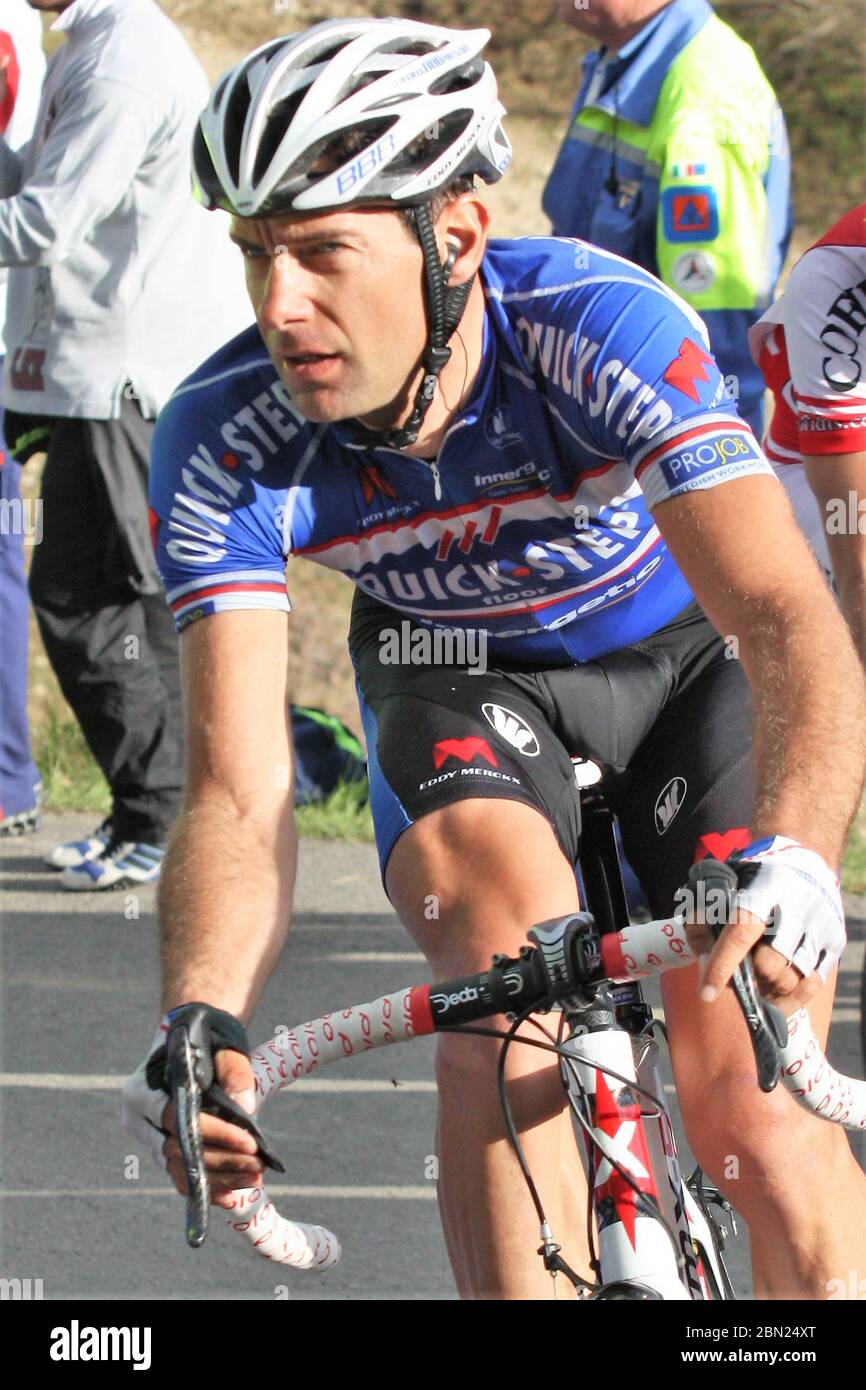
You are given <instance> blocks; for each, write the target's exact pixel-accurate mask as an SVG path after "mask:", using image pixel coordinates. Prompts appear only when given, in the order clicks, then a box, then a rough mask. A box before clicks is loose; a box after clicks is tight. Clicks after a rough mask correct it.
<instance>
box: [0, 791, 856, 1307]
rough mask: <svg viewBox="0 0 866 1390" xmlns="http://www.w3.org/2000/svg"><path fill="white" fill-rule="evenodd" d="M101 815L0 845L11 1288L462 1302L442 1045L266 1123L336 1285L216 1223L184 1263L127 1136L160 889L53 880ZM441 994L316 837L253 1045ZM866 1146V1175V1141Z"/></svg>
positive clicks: (362, 1064)
mask: <svg viewBox="0 0 866 1390" xmlns="http://www.w3.org/2000/svg"><path fill="white" fill-rule="evenodd" d="M91 821H92V818H91V817H87V816H80V815H64V816H51V817H46V818H45V819H44V822H43V828H42V829H41V830H40V831H39V833H38V834H37V835H34V836H29V837H27V838H26V839H19V840H0V888H2V894H3V896H2V961H3V975H2V1005H3V1009H2V1020H3V1027H2V1053H0V1088H2V1090H0V1095H2V1119H3V1127H2V1135H3V1137H2V1146H0V1231H2V1235H0V1276H3V1277H6V1278H15V1277H17V1278H21V1279H26V1278H30V1279H31V1280H35V1279H41V1280H42V1291H43V1295H44V1297H45V1298H46V1299H52V1298H62V1299H116V1298H124V1299H211V1298H226V1299H273V1298H275V1297H277V1298H282V1297H289V1298H290V1299H292V1300H305V1299H318V1300H321V1299H325V1300H328V1299H331V1300H359V1299H384V1300H422V1299H452V1298H454V1297H455V1294H454V1289H453V1284H452V1281H451V1276H450V1272H449V1268H448V1262H447V1259H446V1255H445V1249H444V1245H443V1241H442V1236H441V1234H440V1231H439V1223H438V1218H437V1209H436V1201H435V1192H434V1186H433V1182H432V1181H431V1180H430V1176H429V1175H430V1171H431V1167H432V1165H431V1162H430V1159H431V1155H432V1154H433V1150H434V1121H435V1114H434V1111H435V1093H434V1085H433V1080H432V1077H433V1047H434V1044H433V1043H432V1042H431V1041H430V1040H429V1039H419V1040H417V1041H416V1042H414V1043H413V1044H412V1045H411V1046H409V1045H405V1046H402V1047H399V1048H396V1049H389V1050H388V1051H387V1052H381V1051H379V1052H374V1053H371V1054H369V1055H368V1056H365V1057H360V1058H357V1059H353V1060H352V1062H351V1064H350V1065H349V1064H346V1065H345V1066H344V1067H343V1069H342V1070H341V1069H340V1068H339V1067H336V1068H331V1069H330V1071H329V1073H325V1074H324V1075H323V1076H322V1077H321V1078H317V1079H315V1080H311V1081H307V1082H304V1083H300V1084H299V1085H296V1086H294V1087H292V1088H291V1090H290V1091H288V1092H287V1093H285V1094H284V1095H282V1096H280V1097H278V1098H277V1099H276V1100H275V1101H274V1102H273V1103H272V1104H271V1105H270V1106H269V1107H268V1110H267V1111H266V1112H265V1115H266V1122H265V1125H266V1129H267V1132H268V1134H269V1136H270V1138H271V1140H272V1141H273V1143H274V1145H275V1147H276V1150H277V1152H278V1153H279V1154H280V1156H281V1157H282V1158H283V1160H284V1161H286V1164H287V1170H288V1171H287V1175H286V1177H285V1178H282V1179H280V1181H279V1182H278V1183H274V1184H273V1185H272V1191H273V1193H274V1195H275V1196H278V1197H279V1198H280V1200H279V1201H278V1205H279V1206H281V1207H282V1209H283V1210H285V1211H287V1212H288V1213H290V1214H292V1215H295V1216H297V1217H298V1218H299V1219H302V1220H308V1221H320V1222H322V1223H324V1224H325V1225H328V1226H331V1227H332V1228H333V1229H335V1230H336V1231H337V1232H338V1234H339V1235H340V1238H341V1240H342V1243H343V1261H342V1263H341V1264H340V1265H339V1266H338V1267H337V1268H336V1269H334V1270H332V1271H330V1272H329V1273H328V1274H327V1275H324V1276H317V1275H304V1274H300V1273H296V1272H292V1271H287V1272H285V1273H284V1272H283V1271H282V1270H280V1269H278V1268H277V1267H275V1266H273V1265H270V1264H267V1263H265V1262H264V1261H259V1260H257V1259H256V1258H255V1257H254V1256H253V1255H252V1254H250V1253H249V1252H248V1251H247V1249H246V1248H243V1247H241V1245H240V1243H239V1241H238V1238H237V1237H236V1236H234V1235H233V1234H232V1233H231V1232H229V1231H228V1230H227V1229H226V1228H225V1227H224V1226H223V1223H222V1220H221V1218H220V1216H219V1214H217V1213H215V1214H214V1219H213V1223H212V1230H211V1234H210V1236H209V1238H208V1241H207V1244H206V1245H205V1247H204V1249H202V1250H200V1251H192V1250H189V1249H188V1248H187V1247H186V1245H185V1243H184V1241H183V1236H182V1229H183V1228H182V1218H183V1205H182V1203H181V1201H180V1199H179V1198H178V1197H176V1196H175V1195H174V1194H173V1193H172V1192H171V1190H170V1189H169V1188H168V1186H167V1184H166V1182H165V1180H164V1179H163V1178H162V1176H161V1174H159V1173H158V1172H157V1170H156V1169H155V1168H152V1167H151V1164H150V1161H149V1160H148V1159H147V1158H146V1157H144V1156H143V1157H142V1160H141V1163H140V1166H139V1165H138V1164H137V1162H136V1159H135V1156H134V1155H132V1154H131V1145H130V1142H129V1140H128V1139H127V1138H126V1136H125V1135H124V1134H123V1132H122V1131H121V1130H120V1127H119V1124H118V1120H117V1106H118V1092H119V1088H120V1085H121V1083H122V1081H123V1079H124V1078H125V1077H126V1075H127V1074H128V1072H129V1071H131V1070H132V1069H133V1068H134V1067H135V1066H136V1065H137V1063H138V1062H139V1060H140V1058H141V1057H142V1056H143V1054H144V1052H145V1050H146V1048H147V1046H148V1044H149V1040H150V1037H151V1036H152V1032H153V1028H154V1026H155V1022H156V1018H157V944H156V927H155V920H154V915H153V898H154V893H153V890H152V889H146V890H144V891H142V892H141V894H140V897H139V900H138V902H137V903H136V901H135V900H134V899H132V898H130V897H129V896H127V895H125V894H123V893H111V894H105V895H97V894H82V895H75V894H70V893H63V892H61V891H59V890H58V889H57V888H56V886H55V875H54V873H53V872H52V871H51V870H48V869H45V868H43V866H42V855H43V854H44V853H45V851H46V849H48V848H49V847H50V846H51V845H52V844H55V843H57V842H58V841H60V840H65V839H70V838H75V837H77V836H80V835H81V834H83V833H85V832H86V831H87V830H88V829H89V828H90V824H91ZM848 906H849V932H850V935H851V937H852V940H851V944H850V945H849V948H848V952H847V954H846V958H845V961H844V962H843V972H844V973H843V975H842V977H841V986H840V990H839V996H838V1002H837V1011H836V1018H835V1022H834V1030H833V1036H832V1039H831V1057H832V1058H833V1060H834V1062H835V1064H836V1065H837V1066H839V1067H840V1068H841V1069H842V1070H847V1071H849V1072H852V1073H854V1074H857V1075H862V1062H860V1061H859V1060H858V1041H857V1018H858V1013H857V997H856V992H857V983H858V981H859V970H860V967H861V964H862V960H863V949H864V946H863V942H864V926H866V921H864V919H866V911H864V908H866V902H864V900H862V899H851V900H850V901H849V904H848ZM136 912H137V913H138V915H137V916H136V915H135V914H136ZM427 978H429V977H428V975H427V972H426V967H425V964H424V962H423V959H422V958H421V957H420V955H418V954H417V953H416V952H415V951H414V949H413V947H412V943H411V942H410V941H409V940H408V938H407V937H406V936H405V935H404V933H403V931H402V928H401V927H400V925H399V923H398V922H397V920H396V918H395V917H394V915H393V913H392V911H391V909H390V907H389V905H388V902H387V899H386V898H385V896H384V894H383V892H382V890H381V887H380V885H379V879H378V868H377V864H376V857H375V853H374V851H373V849H372V848H371V847H370V846H365V845H360V846H357V845H356V846H351V845H342V844H331V843H327V842H321V841H304V842H303V845H302V850H301V856H300V869H299V882H298V890H297V896H296V911H295V927H294V939H293V943H292V946H291V948H290V951H289V952H288V953H287V955H286V957H285V958H284V960H283V961H282V962H281V964H280V966H279V968H278V969H277V971H276V972H275V974H274V977H273V978H272V980H271V981H270V983H269V985H268V988H267V990H266V992H265V995H264V998H263V1000H262V1003H261V1006H260V1008H259V1010H258V1013H257V1015H256V1018H255V1020H254V1023H253V1025H252V1028H251V1037H252V1038H253V1039H254V1040H255V1041H256V1042H257V1043H258V1042H262V1041H264V1040H265V1038H266V1037H268V1036H270V1034H271V1033H272V1032H273V1031H274V1030H275V1029H276V1028H277V1026H278V1025H280V1024H287V1025H293V1024H295V1023H298V1022H301V1021H302V1020H303V1019H305V1018H310V1017H313V1016H315V1015H317V1014H319V1013H322V1012H325V1011H326V1010H328V1009H334V1008H335V1007H342V1006H343V1005H345V1004H349V1003H358V1002H361V1001H363V1000H365V999H371V998H373V997H375V996H376V995H378V994H381V993H383V992H384V991H385V990H387V989H390V988H396V987H398V986H400V985H405V984H407V983H419V982H423V981H424V980H425V979H427ZM678 1139H680V1141H681V1135H678ZM854 1142H855V1146H856V1148H857V1151H858V1156H859V1158H860V1162H861V1163H863V1164H864V1166H866V1163H864V1160H866V1143H864V1136H857V1137H856V1138H855V1141H854ZM685 1161H686V1160H685V1159H684V1162H685ZM729 1251H730V1260H729V1268H730V1271H731V1274H732V1278H733V1280H734V1284H735V1287H736V1288H737V1291H738V1293H739V1294H740V1295H741V1296H743V1297H748V1296H749V1293H750V1283H749V1275H748V1250H747V1240H746V1237H745V1235H744V1234H743V1233H742V1229H741V1234H740V1235H739V1236H738V1237H737V1238H735V1239H734V1241H733V1243H732V1244H731V1246H729Z"/></svg>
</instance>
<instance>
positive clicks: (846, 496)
mask: <svg viewBox="0 0 866 1390" xmlns="http://www.w3.org/2000/svg"><path fill="white" fill-rule="evenodd" d="M803 463H804V465H805V469H806V477H807V478H808V479H809V486H810V487H811V489H812V491H813V492H814V494H815V498H816V501H817V503H818V507H819V509H820V512H821V517H822V520H823V524H824V529H825V532H826V535H827V544H828V547H829V550H830V558H831V560H832V562H833V578H834V579H835V581H836V589H837V591H838V594H839V604H840V606H841V609H842V612H843V614H844V615H845V620H846V622H847V623H848V626H849V628H850V629H851V635H852V637H853V638H854V645H855V646H856V648H857V651H858V652H859V654H860V660H861V661H862V662H863V664H864V666H866V452H859V453H856V454H829V455H828V454H824V455H822V456H816V455H804V457H803ZM861 501H863V503H864V505H863V519H862V529H861V521H860V510H859V504H860V502H861Z"/></svg>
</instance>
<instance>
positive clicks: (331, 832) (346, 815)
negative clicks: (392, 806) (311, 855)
mask: <svg viewBox="0 0 866 1390" xmlns="http://www.w3.org/2000/svg"><path fill="white" fill-rule="evenodd" d="M366 796H367V789H366V785H365V784H364V783H363V782H344V783H343V784H342V785H341V786H339V787H338V788H337V790H336V791H335V792H333V793H332V794H331V796H329V797H328V799H327V801H321V802H318V803H316V804H314V805H311V806H299V807H298V808H297V810H296V811H295V822H296V824H297V827H298V833H299V834H300V835H306V836H308V837H309V838H310V839H312V840H353V841H370V840H372V839H373V817H372V816H371V814H370V803H369V801H368V800H367V799H366Z"/></svg>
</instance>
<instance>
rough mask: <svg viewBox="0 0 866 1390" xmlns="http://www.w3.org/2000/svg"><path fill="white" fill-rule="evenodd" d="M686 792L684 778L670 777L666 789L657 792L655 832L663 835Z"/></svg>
mask: <svg viewBox="0 0 866 1390" xmlns="http://www.w3.org/2000/svg"><path fill="white" fill-rule="evenodd" d="M687 790H688V787H687V784H686V779H685V778H684V777H672V778H671V780H670V781H669V782H668V784H667V786H666V787H663V788H662V790H661V791H660V792H659V795H658V800H657V801H656V805H655V817H656V830H657V831H658V832H659V834H660V835H664V833H665V831H666V830H668V829H669V828H670V825H671V823H672V821H673V819H674V817H675V816H676V814H677V812H678V811H679V809H680V807H681V806H682V804H683V802H684V801H685V799H686V791H687Z"/></svg>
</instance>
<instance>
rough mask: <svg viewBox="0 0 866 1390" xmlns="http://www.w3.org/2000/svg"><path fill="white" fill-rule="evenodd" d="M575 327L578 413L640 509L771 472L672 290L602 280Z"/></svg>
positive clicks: (699, 328) (693, 319)
mask: <svg viewBox="0 0 866 1390" xmlns="http://www.w3.org/2000/svg"><path fill="white" fill-rule="evenodd" d="M582 333H583V334H584V336H583V337H582V338H581V339H580V343H582V344H583V349H582V350H583V360H584V362H585V364H586V366H585V368H584V371H585V373H586V374H585V377H584V380H583V381H582V382H581V394H582V396H583V409H582V416H583V419H584V421H585V422H586V423H587V424H588V425H589V428H590V431H591V433H592V435H593V443H594V445H595V447H596V448H597V450H598V452H599V453H600V454H602V455H603V456H606V457H609V458H617V457H619V458H624V459H625V462H626V463H627V464H628V465H629V467H630V468H631V469H632V471H633V473H634V476H635V478H636V479H637V481H638V482H639V483H640V486H641V490H642V492H643V493H644V497H645V499H646V503H647V506H648V507H650V508H653V507H655V506H657V505H658V503H659V502H663V501H666V500H667V499H668V498H671V497H677V496H679V495H680V494H682V493H685V492H691V491H694V490H695V489H699V488H701V489H703V488H711V487H716V486H717V485H718V484H720V483H725V482H729V481H731V480H732V479H734V478H739V477H744V476H746V475H747V474H760V473H766V474H770V475H772V469H771V467H770V465H769V463H768V462H767V460H766V458H765V457H764V455H763V453H762V451H761V449H760V446H759V445H758V442H757V440H756V439H755V437H754V435H753V433H752V431H751V429H750V428H749V426H748V425H747V424H746V422H745V420H743V419H742V418H741V417H740V416H739V415H738V414H737V411H736V408H735V405H734V403H733V401H732V400H730V399H728V396H727V387H726V384H725V380H724V378H723V377H722V375H721V373H720V371H719V368H718V367H717V365H716V362H715V360H714V358H713V356H712V354H711V353H710V350H709V346H708V340H707V336H706V331H705V329H704V327H703V324H702V323H701V321H700V319H699V318H698V317H697V315H695V314H693V313H692V312H691V311H690V310H689V309H688V308H687V306H686V305H685V304H683V303H682V302H681V301H679V300H678V299H677V297H676V296H675V295H672V294H670V293H669V292H668V291H666V290H665V289H664V288H663V287H662V286H660V285H655V284H653V283H652V282H643V283H639V282H637V281H635V282H633V283H632V284H631V286H630V287H629V288H628V289H627V290H624V289H623V288H622V287H609V288H608V289H606V290H605V291H603V292H602V293H600V294H599V295H598V296H597V299H596V303H595V304H594V306H593V308H592V310H591V312H590V313H589V315H587V316H586V317H585V319H584V323H583V324H582ZM579 348H580V344H579V346H578V350H579Z"/></svg>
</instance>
